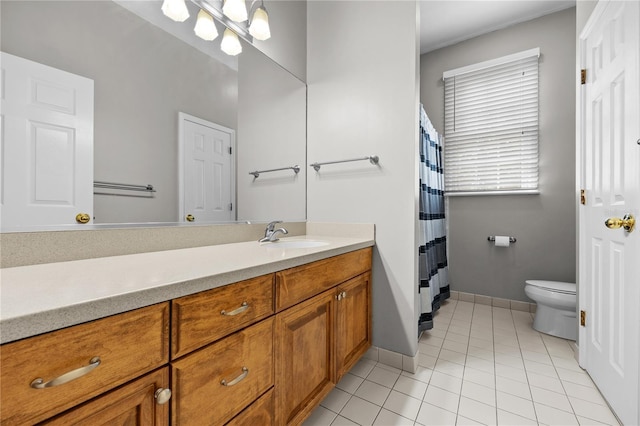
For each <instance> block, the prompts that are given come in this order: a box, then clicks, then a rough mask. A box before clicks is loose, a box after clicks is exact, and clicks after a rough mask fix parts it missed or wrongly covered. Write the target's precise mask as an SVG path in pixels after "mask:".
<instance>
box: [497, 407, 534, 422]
mask: <svg viewBox="0 0 640 426" xmlns="http://www.w3.org/2000/svg"><path fill="white" fill-rule="evenodd" d="M537 424H538V422H537V421H535V420H531V419H528V418H526V417H522V416H518V415H517V414H513V413H510V412H508V411H504V410H498V425H500V426H502V425H504V426H515V425H518V426H520V425H522V426H525V425H537Z"/></svg>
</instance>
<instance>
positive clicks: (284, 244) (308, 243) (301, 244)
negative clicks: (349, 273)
mask: <svg viewBox="0 0 640 426" xmlns="http://www.w3.org/2000/svg"><path fill="white" fill-rule="evenodd" d="M264 245H265V246H266V247H270V248H289V249H292V248H313V247H322V246H326V245H329V243H328V242H327V241H320V240H278V241H275V242H273V243H265V244H264Z"/></svg>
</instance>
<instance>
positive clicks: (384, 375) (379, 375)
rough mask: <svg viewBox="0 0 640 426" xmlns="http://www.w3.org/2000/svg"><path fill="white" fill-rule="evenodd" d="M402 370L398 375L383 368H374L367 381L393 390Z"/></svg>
mask: <svg viewBox="0 0 640 426" xmlns="http://www.w3.org/2000/svg"><path fill="white" fill-rule="evenodd" d="M399 371H400V370H398V372H397V373H396V372H395V371H389V370H387V369H385V368H382V367H378V366H376V367H374V368H373V370H371V373H369V375H368V376H367V380H369V381H371V382H375V383H377V384H379V385H382V386H386V387H388V388H392V387H393V385H395V384H396V380H398V377H400V372H399Z"/></svg>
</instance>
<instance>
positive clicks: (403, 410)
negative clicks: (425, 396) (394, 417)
mask: <svg viewBox="0 0 640 426" xmlns="http://www.w3.org/2000/svg"><path fill="white" fill-rule="evenodd" d="M421 405H422V400H421V399H416V398H412V397H410V396H408V395H405V394H403V393H400V392H396V391H391V393H390V394H389V397H388V398H387V400H386V401H385V403H384V405H383V406H382V408H385V409H387V410H389V411H392V412H394V413H396V414H399V415H401V416H402V417H406V418H408V419H411V420H415V418H416V417H417V416H418V411H420V406H421Z"/></svg>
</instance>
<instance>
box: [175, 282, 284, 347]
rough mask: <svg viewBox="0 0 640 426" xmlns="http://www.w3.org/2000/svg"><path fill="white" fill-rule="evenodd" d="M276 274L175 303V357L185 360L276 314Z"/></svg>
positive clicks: (210, 291)
mask: <svg viewBox="0 0 640 426" xmlns="http://www.w3.org/2000/svg"><path fill="white" fill-rule="evenodd" d="M273 280H274V274H269V275H263V276H260V277H256V278H252V279H249V280H246V281H240V282H238V283H234V284H229V285H227V286H224V287H218V288H215V289H213V290H209V291H204V292H202V293H197V294H193V295H190V296H185V297H181V298H179V299H175V300H173V301H172V314H171V317H172V318H171V319H172V321H171V357H172V359H175V358H178V357H181V356H183V355H185V354H187V353H189V352H191V351H193V350H195V349H198V348H201V347H203V346H205V345H207V344H209V343H211V342H214V341H216V340H218V339H220V338H222V337H224V336H226V335H228V334H231V333H233V332H234V331H237V330H240V329H241V328H243V327H246V326H248V325H250V324H253V323H254V322H258V321H259V320H261V319H263V318H266V317H268V316H269V315H271V314H273Z"/></svg>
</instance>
